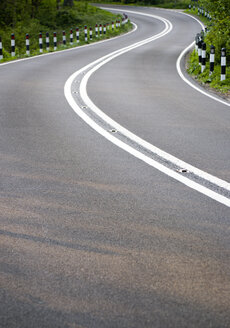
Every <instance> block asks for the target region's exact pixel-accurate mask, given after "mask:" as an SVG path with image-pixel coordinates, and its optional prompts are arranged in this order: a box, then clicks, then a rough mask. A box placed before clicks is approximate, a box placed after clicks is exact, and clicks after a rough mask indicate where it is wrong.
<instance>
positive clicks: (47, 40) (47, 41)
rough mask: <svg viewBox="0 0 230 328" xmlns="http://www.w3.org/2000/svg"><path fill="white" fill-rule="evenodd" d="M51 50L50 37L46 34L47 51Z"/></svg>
mask: <svg viewBox="0 0 230 328" xmlns="http://www.w3.org/2000/svg"><path fill="white" fill-rule="evenodd" d="M49 50H50V37H49V33H48V32H46V51H49Z"/></svg>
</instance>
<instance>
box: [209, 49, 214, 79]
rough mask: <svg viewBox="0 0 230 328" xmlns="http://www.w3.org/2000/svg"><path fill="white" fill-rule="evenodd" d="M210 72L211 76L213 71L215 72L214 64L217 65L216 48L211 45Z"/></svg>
mask: <svg viewBox="0 0 230 328" xmlns="http://www.w3.org/2000/svg"><path fill="white" fill-rule="evenodd" d="M209 61H210V71H209V75H212V73H213V71H214V63H215V47H214V46H213V45H211V47H210V58H209Z"/></svg>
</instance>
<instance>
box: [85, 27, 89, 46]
mask: <svg viewBox="0 0 230 328" xmlns="http://www.w3.org/2000/svg"><path fill="white" fill-rule="evenodd" d="M87 41H88V32H87V26H85V42H87Z"/></svg>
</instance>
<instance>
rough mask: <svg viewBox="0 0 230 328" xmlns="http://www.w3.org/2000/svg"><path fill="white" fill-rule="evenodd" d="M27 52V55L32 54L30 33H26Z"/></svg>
mask: <svg viewBox="0 0 230 328" xmlns="http://www.w3.org/2000/svg"><path fill="white" fill-rule="evenodd" d="M26 54H27V56H29V55H30V39H29V34H28V33H27V34H26Z"/></svg>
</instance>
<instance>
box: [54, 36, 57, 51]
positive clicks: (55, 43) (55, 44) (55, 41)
mask: <svg viewBox="0 0 230 328" xmlns="http://www.w3.org/2000/svg"><path fill="white" fill-rule="evenodd" d="M56 50H57V33H56V32H54V51H56Z"/></svg>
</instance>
